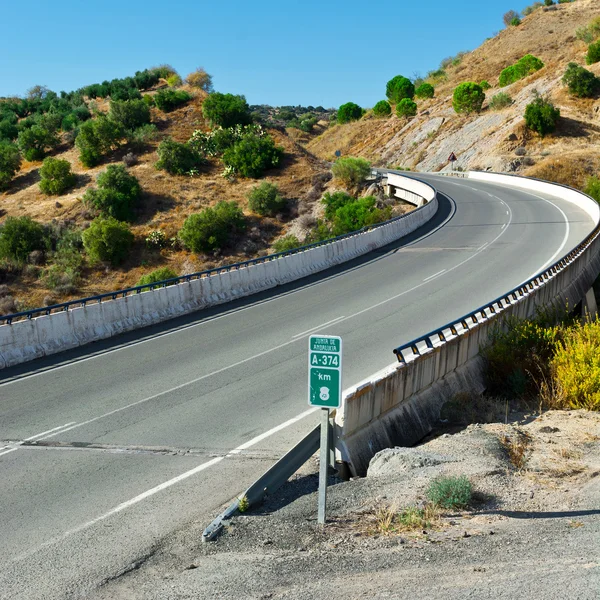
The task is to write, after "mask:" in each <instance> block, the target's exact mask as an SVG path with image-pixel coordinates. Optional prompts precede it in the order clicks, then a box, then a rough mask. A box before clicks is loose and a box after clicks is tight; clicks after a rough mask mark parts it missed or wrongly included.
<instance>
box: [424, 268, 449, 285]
mask: <svg viewBox="0 0 600 600" xmlns="http://www.w3.org/2000/svg"><path fill="white" fill-rule="evenodd" d="M445 272H446V269H442V270H441V271H440V272H439V273H436V274H435V275H430V276H429V277H426V278H425V279H423V281H424V282H425V281H429V280H430V279H433V278H434V277H437V276H438V275H441V274H442V273H445Z"/></svg>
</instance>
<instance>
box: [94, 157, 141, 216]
mask: <svg viewBox="0 0 600 600" xmlns="http://www.w3.org/2000/svg"><path fill="white" fill-rule="evenodd" d="M96 183H97V185H98V187H97V188H96V189H94V188H92V189H89V190H87V192H86V193H85V194H84V196H83V201H84V203H85V204H87V205H88V206H92V207H94V208H95V209H96V210H99V211H100V214H101V215H102V216H103V217H114V218H115V219H117V220H119V221H132V220H133V218H134V215H133V209H134V208H135V206H136V205H137V204H138V202H139V199H140V196H141V193H142V190H141V188H140V184H139V182H138V180H137V179H136V178H135V177H134V176H133V175H130V174H129V173H128V172H127V169H126V168H125V167H124V166H123V165H109V166H108V167H107V169H106V171H104V172H103V173H100V175H98V179H97V180H96Z"/></svg>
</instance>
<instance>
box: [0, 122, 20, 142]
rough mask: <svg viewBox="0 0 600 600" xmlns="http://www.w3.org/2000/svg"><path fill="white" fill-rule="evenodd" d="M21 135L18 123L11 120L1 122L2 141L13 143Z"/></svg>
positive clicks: (0, 134) (0, 139) (0, 136)
mask: <svg viewBox="0 0 600 600" xmlns="http://www.w3.org/2000/svg"><path fill="white" fill-rule="evenodd" d="M18 135H19V129H18V128H17V125H16V123H14V122H13V121H11V120H9V119H2V120H1V121H0V141H2V140H8V141H11V142H12V141H13V140H16V139H17V136H18Z"/></svg>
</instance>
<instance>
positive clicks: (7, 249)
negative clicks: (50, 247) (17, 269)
mask: <svg viewBox="0 0 600 600" xmlns="http://www.w3.org/2000/svg"><path fill="white" fill-rule="evenodd" d="M45 246H46V243H45V234H44V228H43V227H42V226H41V225H40V224H39V223H37V222H36V221H34V220H33V219H31V217H7V218H6V221H4V225H2V226H1V227H0V259H4V260H9V261H14V262H15V263H17V264H19V265H21V264H23V263H25V261H26V260H27V257H28V256H29V254H30V253H31V252H33V251H34V250H43V249H44V248H45Z"/></svg>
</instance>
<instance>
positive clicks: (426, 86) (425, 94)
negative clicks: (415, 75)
mask: <svg viewBox="0 0 600 600" xmlns="http://www.w3.org/2000/svg"><path fill="white" fill-rule="evenodd" d="M434 95H435V88H434V87H433V86H432V85H431V84H430V83H422V84H421V85H420V86H419V87H418V88H417V89H416V90H415V96H416V97H417V98H433V96H434Z"/></svg>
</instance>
